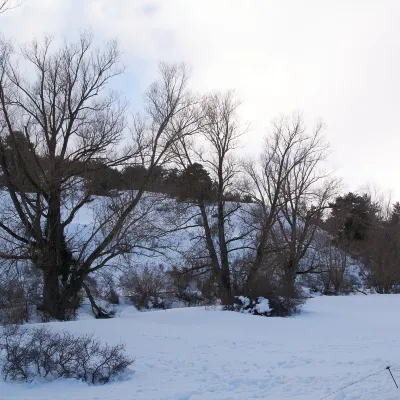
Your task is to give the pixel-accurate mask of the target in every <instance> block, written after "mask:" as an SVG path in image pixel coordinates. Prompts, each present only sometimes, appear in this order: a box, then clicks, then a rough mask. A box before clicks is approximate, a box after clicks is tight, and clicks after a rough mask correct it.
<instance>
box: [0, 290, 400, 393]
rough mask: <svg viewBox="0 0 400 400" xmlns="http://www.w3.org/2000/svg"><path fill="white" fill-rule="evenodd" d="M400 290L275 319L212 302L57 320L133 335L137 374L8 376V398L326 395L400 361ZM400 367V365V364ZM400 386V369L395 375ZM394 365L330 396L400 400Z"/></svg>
mask: <svg viewBox="0 0 400 400" xmlns="http://www.w3.org/2000/svg"><path fill="white" fill-rule="evenodd" d="M399 312H400V295H369V296H364V295H356V296H348V297H316V298H314V299H311V300H309V301H308V303H307V305H306V306H305V309H304V312H303V314H301V315H299V316H297V317H292V318H265V317H257V316H252V315H247V314H239V313H234V312H221V311H216V310H205V309H204V308H186V309H172V310H168V311H154V312H145V313H140V312H135V311H134V310H133V308H131V307H127V308H125V309H124V310H123V311H122V312H121V315H120V316H118V317H116V318H114V319H111V320H94V319H89V318H88V317H87V318H86V319H81V320H79V321H74V322H67V323H51V324H49V325H50V326H51V327H53V328H54V329H66V330H68V331H71V332H76V333H92V332H94V333H95V334H96V335H97V336H98V337H99V338H101V339H102V340H104V341H107V342H109V343H116V342H119V341H123V342H125V343H126V344H127V349H128V351H129V353H130V354H131V355H132V356H134V357H135V358H136V361H135V363H134V366H133V369H134V373H133V374H132V375H131V376H129V377H128V378H127V379H126V380H123V381H120V382H114V383H111V384H108V385H105V386H90V385H87V384H86V383H82V382H76V381H56V382H51V383H33V384H15V383H6V382H0V399H1V400H13V399H15V400H28V399H32V400H33V399H35V400H38V399H40V400H47V399H48V400H53V399H55V400H64V399H65V400H67V399H68V400H95V399H96V400H119V399H120V400H125V399H126V400H128V399H129V400H131V399H132V400H202V399H210V400H211V399H212V400H231V399H232V400H239V399H240V400H247V399H277V400H280V399H307V400H313V399H317V400H318V399H321V398H322V397H324V396H326V395H327V394H329V393H330V392H333V391H335V390H337V389H339V388H340V387H343V386H345V385H347V384H349V383H351V382H354V381H356V380H358V379H361V378H363V377H364V376H366V375H368V374H371V373H374V372H377V371H379V370H384V368H385V367H386V366H387V365H390V366H392V367H393V368H396V367H397V368H399V367H400V335H399V333H400V320H399ZM399 369H400V368H399ZM394 375H395V377H396V376H397V378H398V381H399V382H400V371H394ZM399 398H400V389H396V387H395V385H394V383H393V381H392V378H391V377H390V375H389V373H388V371H382V372H381V373H379V374H377V375H374V376H372V377H371V378H369V379H367V380H365V381H363V382H360V383H358V384H356V385H353V386H351V387H349V388H347V389H345V390H343V391H339V392H337V393H336V394H334V395H332V396H330V397H328V399H335V400H339V399H340V400H350V399H365V400H368V399H380V400H383V399H393V400H394V399H399Z"/></svg>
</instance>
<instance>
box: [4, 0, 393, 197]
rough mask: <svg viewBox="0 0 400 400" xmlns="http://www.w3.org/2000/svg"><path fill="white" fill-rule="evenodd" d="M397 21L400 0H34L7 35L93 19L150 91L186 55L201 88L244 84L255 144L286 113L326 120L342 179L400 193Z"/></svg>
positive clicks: (21, 36) (11, 21)
mask: <svg viewBox="0 0 400 400" xmlns="http://www.w3.org/2000/svg"><path fill="white" fill-rule="evenodd" d="M399 17H400V3H399V2H398V1H396V0H393V1H389V0H382V1H379V2H378V1H376V0H370V1H366V0H353V1H351V2H349V1H345V0H324V1H321V0H303V1H298V0H279V1H272V0H269V1H268V0H251V1H250V0H249V1H239V0H229V1H226V0H155V1H139V0H136V1H132V0H119V1H114V2H111V1H109V0H71V1H61V0H25V3H24V5H23V7H21V8H20V9H18V10H14V11H13V12H10V13H9V14H8V15H7V16H2V17H0V18H1V26H0V30H1V31H3V32H4V33H5V34H7V35H13V36H15V37H16V38H17V39H18V40H26V39H29V38H30V37H32V36H35V35H38V34H39V35H40V34H42V33H43V32H54V33H56V34H59V35H62V36H68V35H70V34H72V33H73V32H74V31H76V30H77V29H79V28H82V27H85V26H91V27H92V29H93V31H94V33H95V35H96V37H99V38H102V39H106V38H110V37H112V36H118V37H119V38H120V41H121V47H122V49H123V51H124V61H125V63H126V64H127V65H128V71H127V75H126V79H127V82H128V81H129V80H132V81H134V80H135V79H136V80H137V79H138V78H139V81H138V82H136V81H135V85H129V84H127V87H135V88H136V87H137V86H138V85H139V87H140V88H141V89H144V88H145V87H146V86H147V84H148V83H149V82H150V81H151V80H152V79H153V78H154V75H155V71H156V65H157V62H158V60H167V61H185V62H187V63H189V64H190V65H191V66H192V67H193V84H194V85H195V87H196V88H198V89H201V90H214V89H224V88H235V89H236V91H237V93H238V94H239V96H240V97H241V98H242V100H243V101H244V105H243V117H244V118H245V119H248V120H250V121H251V122H252V127H253V129H252V131H251V132H250V133H249V136H248V138H247V140H246V142H247V145H248V150H249V151H256V149H258V147H259V144H260V142H261V140H260V138H261V137H262V136H263V134H264V133H265V132H266V128H267V127H268V123H269V121H270V120H271V119H272V118H273V117H275V116H276V115H278V114H280V113H282V112H284V113H291V112H292V111H293V110H303V111H304V113H305V115H306V116H308V118H309V119H310V121H313V120H314V119H315V118H318V117H322V118H323V119H324V120H325V122H326V124H327V136H328V139H329V140H330V141H331V143H332V149H333V153H332V156H331V162H332V164H333V165H334V166H335V167H336V168H338V170H339V173H341V174H342V175H343V176H344V180H345V181H347V182H348V183H349V184H350V186H351V187H357V186H361V185H362V184H364V183H365V182H378V183H379V184H380V185H381V186H383V187H387V188H393V189H394V190H395V194H396V195H397V198H400V179H399V178H398V177H397V171H398V170H399V169H400V168H399V167H400V157H398V151H399V150H398V149H399V148H400V135H399V132H400V122H399V119H398V117H397V114H398V110H399V109H400V107H399V106H400V100H399V93H400V79H399V78H398V75H399V73H398V71H399V70H400V52H399V50H400V36H399V35H398V32H397V31H398V28H397V25H398V20H399ZM132 96H133V97H135V96H136V94H133V95H132Z"/></svg>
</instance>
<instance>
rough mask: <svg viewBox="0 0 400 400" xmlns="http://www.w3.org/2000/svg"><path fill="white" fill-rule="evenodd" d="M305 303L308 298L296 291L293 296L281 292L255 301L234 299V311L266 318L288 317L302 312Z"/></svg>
mask: <svg viewBox="0 0 400 400" xmlns="http://www.w3.org/2000/svg"><path fill="white" fill-rule="evenodd" d="M305 301H306V298H305V297H304V296H303V295H302V294H301V293H300V291H298V290H294V291H293V292H292V293H291V295H288V294H286V293H285V291H283V290H280V291H277V292H275V293H274V294H271V295H268V296H266V297H263V296H259V297H256V298H255V299H252V298H250V297H246V296H237V297H235V298H234V303H235V305H234V309H235V311H239V312H246V313H251V314H253V315H262V316H265V317H288V316H290V315H293V314H296V313H298V312H300V310H301V306H302V305H303V304H304V303H305Z"/></svg>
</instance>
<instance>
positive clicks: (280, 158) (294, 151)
mask: <svg viewBox="0 0 400 400" xmlns="http://www.w3.org/2000/svg"><path fill="white" fill-rule="evenodd" d="M322 127H323V126H322V124H321V123H319V124H317V125H316V126H315V128H314V129H313V130H312V131H311V132H309V131H308V130H307V127H306V125H305V122H304V119H303V117H302V115H301V114H295V115H294V116H293V117H291V118H290V117H286V116H284V117H282V118H280V119H278V120H276V121H275V122H274V123H273V131H272V134H271V135H270V136H267V138H266V141H265V146H264V150H263V153H262V155H261V158H260V161H259V163H257V162H254V161H247V162H246V163H245V171H246V175H247V180H246V181H245V184H244V186H243V190H244V191H245V192H246V193H247V194H248V195H249V196H250V197H251V198H252V200H253V202H254V204H255V206H254V208H253V209H252V211H253V213H254V216H253V218H249V221H251V222H254V228H255V229H257V231H258V240H257V246H256V249H255V255H254V260H253V262H252V263H251V266H250V269H249V273H248V277H247V283H248V286H249V287H251V286H252V285H253V284H254V281H255V280H257V279H258V276H257V275H258V273H259V272H260V271H261V270H262V268H263V266H264V264H266V263H267V262H268V260H267V257H268V255H269V253H270V251H271V243H272V242H273V241H275V242H276V244H275V245H273V246H272V247H273V249H272V250H273V252H274V253H275V254H276V251H277V249H276V247H277V246H278V247H279V248H280V249H281V250H280V251H281V254H284V255H285V257H284V258H285V260H286V261H284V264H285V266H284V269H285V272H284V274H285V275H286V280H287V282H290V284H293V283H294V279H295V277H296V275H297V274H298V273H301V272H302V271H300V270H299V268H298V267H299V262H300V260H301V258H302V257H304V254H305V252H306V251H307V248H308V247H309V245H310V243H311V241H312V239H313V236H314V233H315V230H316V226H317V225H316V223H315V222H316V221H317V220H318V218H319V217H320V216H321V213H322V211H323V210H324V208H325V206H326V205H327V201H328V199H329V198H330V195H331V194H332V191H333V188H334V186H335V185H334V183H333V182H332V181H329V182H328V181H327V182H326V183H325V184H322V183H323V182H325V177H326V176H325V174H324V173H322V172H321V171H320V170H319V164H320V163H321V161H322V160H323V159H324V157H325V154H326V150H327V146H326V145H325V144H324V142H323V138H322V134H321V133H322ZM278 242H279V243H278Z"/></svg>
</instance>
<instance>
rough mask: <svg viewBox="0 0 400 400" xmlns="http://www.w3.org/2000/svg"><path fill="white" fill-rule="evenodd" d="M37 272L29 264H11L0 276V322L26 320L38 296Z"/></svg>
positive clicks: (14, 322) (33, 308)
mask: <svg viewBox="0 0 400 400" xmlns="http://www.w3.org/2000/svg"><path fill="white" fill-rule="evenodd" d="M40 289H41V288H40V282H39V277H38V274H37V273H36V272H35V271H34V270H33V269H32V268H29V266H26V265H24V266H16V265H11V266H9V268H8V269H7V270H5V271H3V272H2V274H1V276H0V324H22V323H23V322H25V321H28V319H29V317H30V316H31V314H32V312H34V310H35V307H34V306H33V305H34V304H37V303H38V301H39V298H40Z"/></svg>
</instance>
